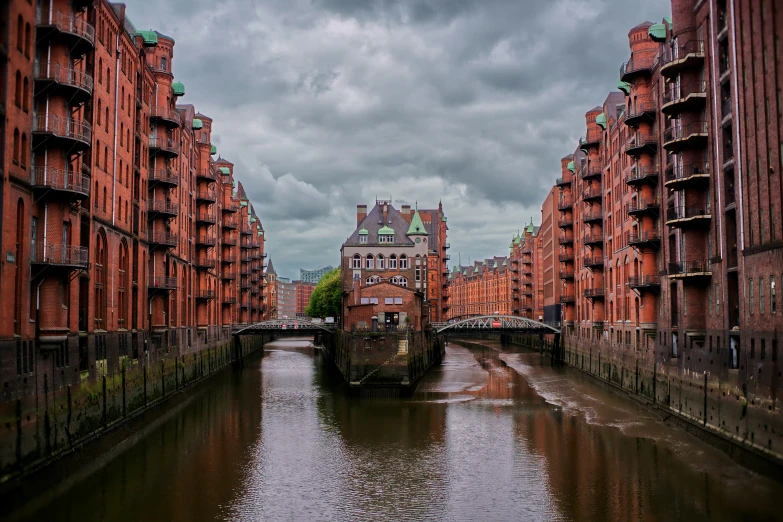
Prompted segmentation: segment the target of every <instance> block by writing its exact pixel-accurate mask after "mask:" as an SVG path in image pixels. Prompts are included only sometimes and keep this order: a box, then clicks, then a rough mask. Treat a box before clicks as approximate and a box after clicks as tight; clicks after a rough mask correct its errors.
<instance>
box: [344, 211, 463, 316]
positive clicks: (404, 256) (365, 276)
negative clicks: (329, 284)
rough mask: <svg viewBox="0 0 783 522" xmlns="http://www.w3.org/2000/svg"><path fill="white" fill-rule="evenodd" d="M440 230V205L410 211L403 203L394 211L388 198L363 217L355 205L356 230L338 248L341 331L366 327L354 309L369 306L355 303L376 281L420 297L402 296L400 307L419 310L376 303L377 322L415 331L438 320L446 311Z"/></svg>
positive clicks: (442, 229) (444, 257)
mask: <svg viewBox="0 0 783 522" xmlns="http://www.w3.org/2000/svg"><path fill="white" fill-rule="evenodd" d="M446 231H447V227H446V217H445V216H444V215H443V208H442V206H440V205H439V206H438V209H437V210H418V209H416V210H414V211H413V212H411V208H410V206H409V205H403V206H402V207H401V209H400V210H397V209H396V208H394V206H393V205H392V204H391V201H389V200H376V202H375V206H374V207H373V208H372V209H371V210H370V211H369V213H368V211H367V206H366V205H358V206H357V210H356V230H355V231H354V232H353V234H351V236H350V237H349V238H348V239H347V240H346V242H345V243H343V246H342V249H341V252H342V256H341V257H342V262H341V266H342V270H341V274H342V279H343V282H342V286H343V289H344V295H345V297H344V298H343V310H344V314H345V315H344V316H343V325H344V327H345V328H349V327H354V326H356V325H358V324H359V322H363V323H366V321H365V320H361V321H360V320H359V319H357V317H358V316H356V314H364V313H365V312H360V311H359V310H360V308H357V307H360V305H362V304H365V305H369V304H371V303H361V298H360V296H362V295H365V294H366V293H367V292H366V291H365V289H364V288H365V287H368V286H373V285H378V284H379V283H382V282H388V283H391V284H392V285H397V286H400V287H403V288H409V289H411V290H413V291H414V293H416V294H421V296H422V297H421V301H419V300H418V298H414V297H410V296H408V297H405V298H403V304H405V303H407V305H409V306H415V307H419V305H421V307H423V308H424V310H420V309H418V308H416V309H404V310H402V309H401V310H397V309H394V311H384V310H381V309H380V308H377V306H378V305H379V304H380V303H376V310H375V311H376V312H377V313H379V314H380V317H379V321H380V323H381V324H385V325H386V326H394V327H397V326H399V325H403V324H407V325H413V326H414V327H415V328H417V329H421V328H423V327H425V326H426V325H427V324H428V323H429V321H430V320H431V319H432V317H438V318H442V317H444V316H443V315H442V314H443V313H445V312H446V311H447V308H446V309H444V306H445V304H446V303H448V301H449V296H448V278H447V275H448V274H447V273H446V272H447V270H448V269H447V267H446V261H447V255H446V250H447V248H448V243H446ZM370 293H372V292H370ZM402 295H405V296H407V295H408V294H407V293H403V294H402ZM391 297H395V296H391ZM349 305H350V308H349ZM365 315H366V314H365ZM362 317H364V316H362ZM405 318H408V322H407V323H406V322H405ZM414 318H415V319H416V320H415V321H414V322H411V320H412V319H414ZM365 326H366V324H365Z"/></svg>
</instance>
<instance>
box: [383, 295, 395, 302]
mask: <svg viewBox="0 0 783 522" xmlns="http://www.w3.org/2000/svg"><path fill="white" fill-rule="evenodd" d="M383 304H394V298H393V297H387V298H385V299H384V300H383Z"/></svg>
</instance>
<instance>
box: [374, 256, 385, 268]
mask: <svg viewBox="0 0 783 522" xmlns="http://www.w3.org/2000/svg"><path fill="white" fill-rule="evenodd" d="M384 266H385V260H384V259H383V254H378V257H377V258H376V259H375V268H377V269H379V270H383V268H384Z"/></svg>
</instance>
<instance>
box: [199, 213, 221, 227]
mask: <svg viewBox="0 0 783 522" xmlns="http://www.w3.org/2000/svg"><path fill="white" fill-rule="evenodd" d="M215 223H217V216H215V212H214V211H211V210H203V209H200V210H199V211H198V212H197V213H196V225H214V224H215Z"/></svg>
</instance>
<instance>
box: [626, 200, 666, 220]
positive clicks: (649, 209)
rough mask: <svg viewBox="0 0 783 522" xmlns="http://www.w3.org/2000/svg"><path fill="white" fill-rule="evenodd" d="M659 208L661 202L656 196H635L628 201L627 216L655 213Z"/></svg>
mask: <svg viewBox="0 0 783 522" xmlns="http://www.w3.org/2000/svg"><path fill="white" fill-rule="evenodd" d="M660 208H661V203H660V202H659V201H658V199H657V198H646V199H645V198H637V199H635V200H633V201H631V202H630V203H628V210H627V211H626V212H627V213H628V215H629V216H641V215H643V214H652V215H657V214H658V211H659V210H660Z"/></svg>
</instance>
